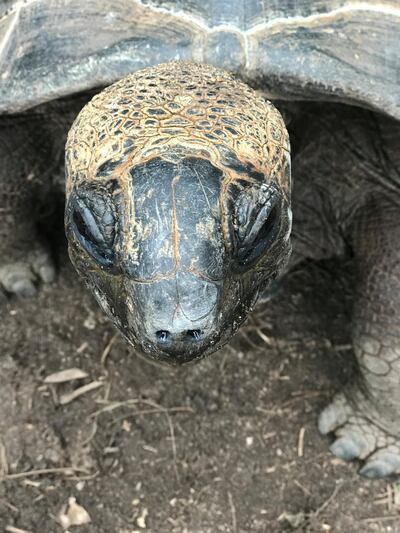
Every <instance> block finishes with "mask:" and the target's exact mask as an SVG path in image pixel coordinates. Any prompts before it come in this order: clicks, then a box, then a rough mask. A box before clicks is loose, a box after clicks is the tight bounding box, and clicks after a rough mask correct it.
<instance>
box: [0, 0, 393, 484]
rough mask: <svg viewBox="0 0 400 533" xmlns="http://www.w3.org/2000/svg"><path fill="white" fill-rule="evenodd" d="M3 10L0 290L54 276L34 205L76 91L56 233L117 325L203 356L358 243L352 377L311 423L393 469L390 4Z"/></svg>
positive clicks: (55, 173)
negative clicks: (310, 266)
mask: <svg viewBox="0 0 400 533" xmlns="http://www.w3.org/2000/svg"><path fill="white" fill-rule="evenodd" d="M0 13H1V18H0V36H1V41H0V42H1V44H0V62H1V70H0V72H1V82H0V109H1V112H2V117H1V125H0V130H1V133H0V140H1V143H0V151H1V162H2V164H1V169H0V237H1V239H0V251H1V256H0V284H1V287H2V293H3V298H4V296H5V295H7V294H8V295H9V294H12V293H15V294H20V295H31V294H33V293H34V292H35V290H36V287H37V284H38V281H40V280H41V281H43V282H49V281H51V280H52V279H53V277H54V267H53V264H52V262H51V259H50V255H49V253H48V250H47V247H46V244H45V243H44V242H43V241H42V240H39V238H38V233H37V229H36V226H35V216H36V213H37V211H38V209H37V208H38V206H39V205H40V204H41V203H43V201H44V199H45V198H46V201H49V200H48V198H49V196H48V194H47V193H48V190H49V189H50V188H51V187H50V186H51V185H54V184H55V183H56V182H58V181H59V175H60V173H59V168H60V161H61V159H62V154H63V145H64V142H65V139H66V134H67V131H68V129H69V127H70V126H71V124H72V121H73V118H74V117H75V116H76V114H77V112H78V110H79V109H80V108H81V107H82V106H83V105H84V104H86V105H85V107H84V108H83V110H82V111H81V112H80V113H79V115H78V117H77V118H76V120H75V122H74V123H73V125H72V127H71V130H70V133H69V135H68V140H67V148H66V175H67V179H66V195H67V196H66V197H67V200H66V209H65V227H66V233H67V238H68V243H69V252H70V256H71V259H72V261H73V263H74V265H75V267H76V269H77V270H78V272H79V273H80V274H81V275H82V276H83V278H84V279H85V281H86V283H87V285H88V286H89V287H90V289H91V290H92V292H93V294H94V296H95V297H96V299H97V300H98V302H99V303H100V305H101V307H102V308H103V309H104V310H105V312H106V313H107V314H108V315H109V317H110V318H111V320H112V321H113V322H114V324H115V325H116V326H117V328H119V329H120V330H121V332H122V334H123V335H124V336H125V337H126V338H127V339H128V341H129V342H130V343H132V344H134V345H135V346H137V347H138V348H140V349H141V350H142V351H143V352H144V353H145V354H147V355H148V356H150V357H153V358H156V359H159V360H163V361H167V362H171V363H184V362H188V361H190V360H195V359H199V358H200V357H201V356H203V355H205V354H209V353H211V352H214V351H215V350H217V349H218V348H220V347H221V346H222V345H223V344H224V343H225V342H227V341H228V340H229V339H230V337H231V336H232V334H233V333H234V332H235V331H236V330H237V328H238V327H239V326H240V325H241V324H242V323H243V321H244V320H245V319H246V317H247V315H248V313H249V311H250V310H251V308H252V306H253V305H254V304H255V302H256V300H257V297H258V295H259V294H260V293H261V292H262V291H265V290H267V289H268V287H269V286H270V284H271V283H272V281H273V280H275V279H276V278H277V277H278V276H280V275H282V274H283V273H284V272H285V270H287V269H288V268H290V266H292V265H294V264H296V263H298V262H299V261H301V260H302V259H304V258H317V259H322V258H327V257H330V256H332V255H334V254H340V255H346V254H353V256H354V261H355V263H356V266H357V270H358V274H357V290H356V301H355V306H354V311H353V320H354V324H353V343H354V351H355V355H356V358H357V361H358V367H359V372H358V377H357V379H356V380H354V381H353V382H352V383H350V384H348V386H347V387H346V388H345V390H344V391H343V392H341V393H340V394H338V395H337V396H336V397H335V398H334V400H333V402H332V403H331V404H330V405H329V406H328V407H327V408H326V409H325V410H324V411H323V413H322V414H321V416H320V419H319V428H320V430H321V432H322V433H324V434H326V433H333V434H334V435H335V440H334V442H333V444H332V446H331V449H332V451H333V452H334V453H335V454H336V455H337V456H338V457H341V458H343V459H346V460H351V459H355V458H359V459H362V460H364V466H363V468H362V469H361V473H362V474H364V475H365V476H368V477H381V476H385V475H390V474H396V473H400V210H399V201H400V149H399V148H400V147H399V132H400V127H399V123H398V119H399V118H400V107H399V104H400V84H399V75H400V62H399V57H400V54H399V50H398V42H399V28H400V8H399V5H398V3H397V2H395V1H389V0H381V1H380V2H379V3H375V2H373V1H369V0H364V1H363V2H350V1H349V0H318V1H311V0H302V1H294V0H282V1H280V2H275V1H274V0H271V1H265V2H260V1H259V0H248V1H247V0H246V1H241V0H233V1H232V2H228V1H226V0H201V1H200V0H188V1H183V0H119V1H118V0H117V1H116V0H89V1H87V2H85V3H82V2H80V1H79V0H70V1H69V2H63V1H61V0H50V1H49V0H25V1H20V0H6V2H5V3H4V2H3V4H2V7H1V8H0ZM116 80H119V81H116ZM115 81H116V82H115ZM111 82H115V83H114V84H113V85H111V86H110V87H108V88H106V89H104V90H101V89H103V88H104V87H105V86H107V85H108V84H109V83H111ZM96 93H97V94H96ZM88 94H89V95H90V96H88ZM93 96H94V97H93ZM91 97H93V98H92V99H91V100H90V101H89V102H88V100H89V98H91ZM267 98H268V99H269V100H272V101H273V102H274V103H275V105H273V104H272V103H270V102H269V101H268V100H267ZM278 109H279V111H278ZM281 113H282V114H281ZM282 116H283V117H284V118H282ZM287 126H288V128H289V130H290V140H291V145H292V158H291V159H290V145H289V137H288V133H287V129H286V127H287ZM291 165H292V174H293V178H294V179H293V186H291V171H290V168H291ZM50 198H51V197H50ZM292 211H293V221H294V229H293V232H292V233H291V219H292V214H291V213H292ZM291 249H292V250H293V252H292V254H291V258H290V260H289V257H290V252H291Z"/></svg>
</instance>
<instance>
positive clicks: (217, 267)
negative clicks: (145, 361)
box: [65, 64, 291, 364]
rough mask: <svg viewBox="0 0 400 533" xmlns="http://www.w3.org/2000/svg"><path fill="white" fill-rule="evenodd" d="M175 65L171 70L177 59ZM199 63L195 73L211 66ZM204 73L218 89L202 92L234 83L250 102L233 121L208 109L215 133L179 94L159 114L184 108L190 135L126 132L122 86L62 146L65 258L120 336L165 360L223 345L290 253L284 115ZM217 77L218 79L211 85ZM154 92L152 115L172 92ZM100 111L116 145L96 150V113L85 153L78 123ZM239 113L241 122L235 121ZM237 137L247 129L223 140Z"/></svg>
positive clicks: (102, 131) (185, 358)
mask: <svg viewBox="0 0 400 533" xmlns="http://www.w3.org/2000/svg"><path fill="white" fill-rule="evenodd" d="M171 65H172V64H171ZM183 65H184V64H183ZM175 67H176V68H177V71H178V74H179V75H182V68H184V67H182V64H178V65H175ZM199 69H205V70H204V72H203V73H201V74H204V76H206V75H208V73H209V70H208V69H211V67H205V66H201V67H199ZM150 70H151V69H150ZM195 73H196V71H195ZM197 74H198V73H197ZM212 75H213V76H212V80H213V82H212V83H213V84H216V85H217V89H218V91H219V92H220V94H218V91H217V90H216V91H214V92H213V95H214V93H215V95H214V96H213V98H216V99H218V98H219V101H221V102H225V103H229V101H230V100H229V99H228V96H227V94H226V93H229V94H230V92H232V91H233V92H235V91H236V93H237V92H238V88H239V89H240V90H241V91H242V92H244V93H245V95H246V96H247V97H248V98H249V102H250V103H249V110H247V111H248V112H247V114H246V115H243V116H244V117H245V118H243V119H241V120H237V119H236V121H235V118H234V114H235V113H234V111H232V110H231V111H229V110H228V111H227V109H226V108H223V106H221V107H219V108H217V107H212V108H211V109H212V110H213V111H211V114H210V115H209V117H211V118H212V117H213V116H214V117H216V116H217V109H219V111H218V113H219V115H218V116H219V118H218V120H217V118H214V119H212V120H214V121H215V122H216V125H215V128H216V129H215V132H214V133H215V134H216V136H215V137H214V140H210V139H209V136H211V137H212V135H210V134H208V133H207V131H209V130H205V131H203V130H202V129H201V123H202V121H201V120H200V118H201V117H200V118H195V119H193V114H194V111H193V110H194V109H195V108H194V107H193V105H194V104H193V102H192V104H190V101H189V97H185V99H182V97H180V100H179V102H185V105H186V108H185V109H186V111H185V110H183V111H182V109H179V117H178V116H177V113H178V111H177V110H176V106H173V112H171V113H170V115H171V119H170V122H171V124H174V125H175V126H176V124H181V120H182V115H184V114H185V113H187V116H189V117H190V120H192V121H193V124H194V126H193V127H194V128H198V130H196V131H197V133H196V131H195V130H190V131H188V130H187V129H185V128H184V129H183V130H173V129H169V130H168V129H166V130H164V129H163V128H161V130H160V132H161V133H160V132H159V133H157V135H158V136H155V138H153V137H151V135H149V131H148V129H146V128H144V129H143V130H142V129H141V128H142V126H141V124H142V122H140V124H139V126H138V127H136V128H134V129H133V130H132V123H134V124H135V121H133V120H132V119H130V120H127V121H126V122H125V123H124V122H123V121H122V119H120V118H118V117H121V116H123V115H122V114H123V113H124V111H125V109H128V112H129V109H130V108H131V107H136V104H134V105H133V102H134V101H135V100H134V98H133V97H132V96H131V92H129V93H128V94H129V95H130V96H129V98H122V97H121V94H118V95H117V96H118V98H117V97H116V96H115V93H113V92H112V91H111V90H108V91H109V94H108V96H107V95H106V97H103V96H102V95H100V96H101V98H100V103H101V104H102V105H101V106H100V104H99V102H95V104H93V105H92V107H93V109H90V108H89V114H88V116H87V117H86V115H85V113H86V111H87V110H86V108H84V110H83V111H82V112H81V115H80V116H79V117H78V119H77V121H76V123H75V124H74V126H73V128H72V130H71V133H70V138H69V143H68V144H67V204H66V212H65V222H66V233H67V237H68V242H69V253H70V257H71V260H72V262H73V264H74V265H75V267H76V269H77V270H78V272H79V273H80V275H81V276H82V277H83V278H84V280H85V282H86V284H87V285H88V286H89V288H90V289H91V290H92V292H93V294H94V296H95V297H96V299H97V301H98V302H99V304H100V306H101V307H102V308H103V310H104V311H105V312H106V313H107V315H108V316H109V317H110V318H111V320H112V321H113V323H114V324H115V325H116V326H117V327H118V329H119V330H120V331H121V332H122V334H123V335H124V336H125V338H126V339H127V340H128V341H129V342H130V343H131V344H132V345H134V346H135V347H137V348H139V349H140V350H141V351H143V352H144V353H145V354H146V355H148V356H150V357H152V358H153V359H157V360H159V361H164V362H167V363H170V364H182V363H187V362H189V361H193V360H198V359H200V358H201V357H203V356H205V355H208V354H210V353H212V352H214V351H216V350H218V349H219V348H220V347H221V346H222V345H223V344H225V343H226V342H227V341H229V339H230V338H231V336H232V335H233V334H234V333H235V331H236V330H237V329H238V328H239V326H240V325H241V324H242V323H243V322H244V320H245V319H246V317H247V316H248V313H249V312H250V310H251V309H252V307H253V305H254V304H255V302H256V300H257V297H258V294H259V292H260V291H261V290H262V289H264V288H265V287H266V286H267V285H268V284H269V283H270V282H271V281H272V280H273V279H275V278H276V276H277V275H278V274H279V273H280V272H281V271H282V269H283V268H284V266H285V264H286V263H287V260H288V258H289V255H290V238H289V237H290V229H291V210H290V156H289V143H288V139H287V132H286V130H285V126H284V124H283V121H282V119H281V117H280V115H279V113H278V112H277V111H276V110H275V109H274V108H273V106H272V105H271V104H268V105H267V104H265V103H263V101H260V100H259V97H258V96H256V95H255V93H254V94H253V92H251V90H250V89H249V88H248V87H247V86H245V85H244V84H240V83H239V86H238V84H237V83H238V82H236V81H233V80H232V79H231V78H227V77H226V74H225V73H223V72H222V71H218V70H216V69H212ZM216 75H218V76H221V77H222V78H221V79H222V81H221V80H218V79H217V81H215V76H216ZM204 76H202V77H200V78H199V79H203V77H204ZM218 76H217V78H218ZM146 79H147V78H146ZM136 81H137V80H134V82H135V83H136ZM194 81H196V80H194ZM222 82H224V83H226V86H225V85H223V83H222ZM119 83H120V85H121V82H119ZM143 83H144V82H143V80H142V81H141V84H142V85H143ZM197 83H198V84H199V83H200V82H199V81H197ZM127 85H128V86H129V87H132V85H129V83H128V82H127ZM142 85H139V86H142ZM193 86H194V87H196V86H195V85H194V84H193ZM198 86H199V87H200V85H198ZM122 88H123V89H125V87H124V86H122ZM110 89H112V88H110ZM131 90H132V89H131ZM173 90H175V91H178V88H175V89H174V88H173ZM179 90H180V91H181V90H182V88H181V87H180V88H179ZM207 90H209V88H207ZM141 91H143V89H141ZM171 91H172V89H171ZM229 91H230V92H229ZM198 92H199V91H198ZM239 93H240V91H239ZM196 94H197V93H196ZM207 94H209V93H207ZM236 96H237V95H236ZM231 97H232V95H231ZM102 98H103V100H102ZM110 98H111V102H110V101H109V100H110ZM251 98H253V99H254V105H253V107H254V109H253V112H254V117H251V110H252V108H251V105H250V104H251ZM164 99H165V102H164V104H163V106H162V108H156V109H150V110H148V111H147V113H148V114H150V115H151V116H152V117H157V116H158V115H162V114H163V113H164V112H165V110H166V109H168V102H169V101H170V99H174V102H176V95H175V93H174V92H173V91H172V93H171V94H170V93H168V94H166V95H164ZM232 99H233V97H232ZM116 102H117V103H118V105H117V104H116ZM201 102H204V100H202V99H201V98H200V97H199V106H200V105H204V103H203V104H201ZM142 105H143V103H140V106H142ZM179 105H180V104H179ZM210 105H211V104H210ZM263 106H264V107H263ZM89 107H90V104H89ZM100 107H101V110H103V111H104V110H109V109H110V108H111V109H112V110H113V111H112V113H111V114H110V118H109V123H110V124H111V125H112V126H113V127H114V128H117V129H116V131H115V133H114V135H115V140H114V144H112V145H111V146H112V147H113V148H112V150H116V148H114V146H116V145H117V140H118V139H120V138H121V137H118V135H119V134H118V132H119V131H121V130H123V127H124V124H125V125H126V131H124V137H123V138H124V139H125V141H124V146H125V147H126V149H125V150H123V149H122V150H121V149H120V150H119V151H117V152H116V153H111V154H110V153H109V150H110V148H109V144H108V145H107V146H106V145H104V146H103V144H104V142H105V141H107V142H108V137H107V135H108V136H109V135H110V128H111V126H110V125H108V126H107V120H106V118H107V116H108V115H107V114H106V111H104V114H103V115H101V116H102V120H101V121H99V122H98V125H97V126H96V128H94V130H93V129H92V130H91V131H92V136H93V137H94V138H95V140H94V141H92V146H93V150H94V154H95V156H96V157H93V156H90V154H88V153H87V145H88V141H87V135H88V134H86V137H83V134H82V132H83V131H85V129H86V130H87V127H88V126H87V124H88V120H89V119H90V125H91V126H90V127H91V128H93V123H96V120H97V119H98V116H99V113H101V110H99V108H100ZM136 108H137V107H136ZM115 110H116V111H115ZM107 112H108V111H107ZM261 112H262V113H264V114H262V115H260V113H261ZM136 113H139V112H136ZM115 115H117V117H116V116H115ZM260 116H261V117H264V119H265V123H264V124H263V126H262V131H260V132H259V133H257V131H258V130H257V128H256V127H255V126H254V120H255V119H256V118H257V117H260ZM249 117H250V118H251V119H252V122H251V127H248V126H247V125H246V124H244V123H245V122H246V121H248V120H249ZM268 117H269V119H268V120H267V118H268ZM271 117H272V118H271ZM116 118H118V120H116ZM223 118H225V119H226V120H227V122H226V124H229V125H228V126H226V127H227V129H226V131H225V130H224V126H223V124H224V122H223V120H222V119H223ZM151 120H152V121H153V122H154V119H151ZM212 120H211V123H212ZM203 122H204V121H203ZM209 122H210V119H209ZM251 128H253V130H254V131H253V130H251ZM133 131H134V133H133ZM174 131H175V135H172V133H173V132H174ZM218 132H219V133H218ZM249 132H250V134H249ZM251 132H253V133H251ZM254 132H255V133H254ZM228 133H229V135H230V136H231V137H228ZM242 133H243V135H244V134H246V136H245V137H241V138H240V139H239V141H236V140H234V137H235V136H238V135H239V134H242ZM135 135H136V136H135ZM138 135H139V137H138ZM230 138H232V140H230ZM149 139H150V140H149ZM111 140H112V139H111ZM266 141H267V142H266ZM118 142H119V141H118ZM102 143H103V144H102ZM141 143H142V144H141ZM138 145H139V148H140V149H137V146H138ZM118 146H119V145H118ZM107 147H108V148H107ZM132 147H133V148H132ZM106 148H107V149H106ZM136 149H137V151H136V152H135V151H134V150H136ZM107 150H108V151H107ZM132 150H133V152H132ZM104 154H106V156H107V157H105V155H104ZM107 154H108V155H107ZM266 155H268V157H269V159H268V160H265V156H266ZM93 161H94V163H93ZM85 165H86V167H85Z"/></svg>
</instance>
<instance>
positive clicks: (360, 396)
mask: <svg viewBox="0 0 400 533" xmlns="http://www.w3.org/2000/svg"><path fill="white" fill-rule="evenodd" d="M353 240H354V250H355V255H356V261H357V267H358V272H359V276H358V279H359V281H358V287H357V298H356V304H355V309H354V330H353V342H354V350H355V354H356V357H357V360H358V363H359V368H360V376H359V379H358V380H357V381H356V382H355V383H353V384H352V385H351V386H350V387H347V388H346V389H345V390H344V392H343V393H340V394H339V395H338V396H336V398H335V399H334V401H333V403H332V404H331V405H330V406H329V407H327V408H326V409H325V411H323V412H322V414H321V416H320V419H319V428H320V430H321V432H322V433H328V432H331V431H335V435H336V437H337V439H336V440H335V442H334V443H333V444H332V446H331V450H332V451H333V453H335V455H337V456H338V457H341V458H343V459H346V460H351V459H355V458H360V459H365V460H366V461H365V465H364V467H363V468H362V469H361V474H363V475H365V476H367V477H371V478H373V477H384V476H386V475H389V474H394V473H400V297H399V296H400V209H399V205H398V203H397V202H396V201H395V200H394V201H390V200H389V199H388V198H385V197H382V196H378V197H377V198H373V199H371V201H370V203H368V204H367V205H366V206H365V208H364V209H362V210H360V213H359V214H357V216H356V220H355V224H354V229H353Z"/></svg>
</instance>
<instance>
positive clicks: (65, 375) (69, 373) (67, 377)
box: [44, 368, 88, 384]
mask: <svg viewBox="0 0 400 533" xmlns="http://www.w3.org/2000/svg"><path fill="white" fill-rule="evenodd" d="M87 376H88V375H87V373H86V372H84V371H83V370H80V369H79V368H67V369H66V370H60V371H59V372H54V374H50V375H49V376H47V377H46V378H45V380H44V382H45V383H51V384H54V383H65V382H66V381H73V380H74V379H83V378H86V377H87Z"/></svg>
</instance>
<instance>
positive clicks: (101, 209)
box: [71, 197, 115, 268]
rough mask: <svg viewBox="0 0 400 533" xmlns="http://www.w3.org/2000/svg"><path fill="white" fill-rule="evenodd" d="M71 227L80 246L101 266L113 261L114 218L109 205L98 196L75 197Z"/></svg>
mask: <svg viewBox="0 0 400 533" xmlns="http://www.w3.org/2000/svg"><path fill="white" fill-rule="evenodd" d="M73 204H74V205H73V208H72V217H71V218H72V224H71V226H72V229H73V232H74V235H75V237H76V238H77V240H78V242H79V243H80V244H81V246H82V247H83V248H84V249H85V250H86V251H87V252H88V253H89V254H90V255H91V256H92V257H93V258H94V259H95V260H96V261H97V262H98V263H99V264H100V265H101V266H103V267H107V268H110V267H113V266H114V263H115V252H114V241H115V219H114V214H113V212H112V209H111V206H110V205H109V204H107V202H105V201H104V199H99V198H95V197H92V198H90V199H89V198H76V199H75V201H74V202H73Z"/></svg>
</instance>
